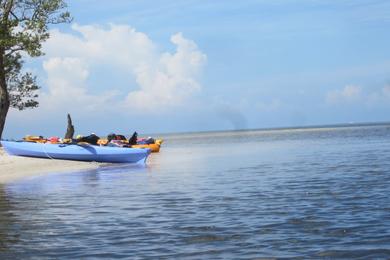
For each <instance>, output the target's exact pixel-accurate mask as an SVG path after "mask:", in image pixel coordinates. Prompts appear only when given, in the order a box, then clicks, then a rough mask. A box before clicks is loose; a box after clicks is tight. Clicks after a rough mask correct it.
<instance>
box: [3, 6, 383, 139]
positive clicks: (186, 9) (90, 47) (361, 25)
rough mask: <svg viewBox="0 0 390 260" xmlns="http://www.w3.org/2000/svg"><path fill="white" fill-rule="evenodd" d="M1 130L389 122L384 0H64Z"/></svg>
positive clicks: (13, 133)
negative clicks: (33, 87)
mask: <svg viewBox="0 0 390 260" xmlns="http://www.w3.org/2000/svg"><path fill="white" fill-rule="evenodd" d="M67 3H68V9H69V11H70V12H71V14H72V16H73V22H72V23H70V24H65V25H55V26H54V25H53V26H51V31H50V32H51V37H50V39H49V40H48V41H46V42H45V43H44V44H43V50H44V52H45V56H42V57H40V58H34V59H28V58H27V59H26V63H25V65H24V69H25V70H26V71H30V72H33V73H34V74H35V75H36V76H37V78H38V82H39V84H40V86H41V87H42V88H41V89H40V93H39V102H40V106H39V108H36V109H30V110H26V111H17V110H13V109H12V110H10V112H9V115H8V118H7V122H6V126H5V132H4V135H3V136H4V137H5V138H20V137H22V136H24V135H27V134H31V135H44V136H62V135H64V134H65V130H66V115H67V113H70V114H71V116H72V119H73V123H74V125H75V128H76V133H77V134H84V135H87V134H89V133H91V132H94V133H97V134H99V135H106V134H108V133H110V132H115V133H122V134H126V135H130V134H131V133H132V132H133V131H137V132H138V133H140V135H142V134H152V133H172V132H173V133H175V132H194V131H214V130H237V129H254V128H273V127H295V126H312V125H327V124H342V123H360V122H388V121H390V113H389V112H390V50H389V46H390V33H389V32H390V2H389V1H387V0H344V1H343V0H340V1H333V0H331V1H330V0H321V1H319V0H273V1H269V0H257V1H255V0H243V1H236V0H223V1H222V0H219V1H207V0H181V1H173V0H153V1H150V0H142V1H141V0H115V1H97V0H69V1H67Z"/></svg>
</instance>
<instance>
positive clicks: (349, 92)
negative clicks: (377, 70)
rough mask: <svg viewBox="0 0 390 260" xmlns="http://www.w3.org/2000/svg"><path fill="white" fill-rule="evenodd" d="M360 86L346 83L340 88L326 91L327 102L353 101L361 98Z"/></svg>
mask: <svg viewBox="0 0 390 260" xmlns="http://www.w3.org/2000/svg"><path fill="white" fill-rule="evenodd" d="M361 95H362V88H361V87H360V86H355V85H347V86H345V87H344V88H343V89H341V90H332V91H330V92H328V93H327V96H326V101H327V103H330V104H334V103H344V102H349V103H350V102H355V101H358V100H360V99H361Z"/></svg>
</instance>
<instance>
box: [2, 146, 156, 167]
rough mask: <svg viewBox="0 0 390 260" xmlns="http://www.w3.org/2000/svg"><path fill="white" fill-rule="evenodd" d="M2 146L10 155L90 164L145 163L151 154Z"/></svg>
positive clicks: (89, 148)
mask: <svg viewBox="0 0 390 260" xmlns="http://www.w3.org/2000/svg"><path fill="white" fill-rule="evenodd" d="M1 144H2V145H3V147H4V150H5V151H6V152H7V153H8V154H9V155H17V156H28V157H37V158H50V159H62V160H76V161H90V162H109V163H137V162H145V161H146V158H147V157H148V156H149V154H150V149H137V148H121V147H106V146H94V145H88V144H83V145H78V144H50V143H33V142H15V141H1Z"/></svg>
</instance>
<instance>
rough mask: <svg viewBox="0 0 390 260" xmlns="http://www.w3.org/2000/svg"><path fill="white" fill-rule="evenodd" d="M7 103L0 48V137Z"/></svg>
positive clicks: (6, 112) (2, 58)
mask: <svg viewBox="0 0 390 260" xmlns="http://www.w3.org/2000/svg"><path fill="white" fill-rule="evenodd" d="M9 105H10V102H9V95H8V89H7V82H6V80H5V72H4V51H3V50H1V49H0V139H1V137H2V135H3V130H4V125H5V119H6V118H7V114H8V109H9Z"/></svg>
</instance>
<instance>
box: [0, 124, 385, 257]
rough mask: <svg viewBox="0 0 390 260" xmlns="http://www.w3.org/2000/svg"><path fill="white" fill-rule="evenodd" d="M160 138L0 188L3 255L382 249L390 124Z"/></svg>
mask: <svg viewBox="0 0 390 260" xmlns="http://www.w3.org/2000/svg"><path fill="white" fill-rule="evenodd" d="M165 140H166V141H165V143H164V144H163V147H162V151H161V152H160V153H159V154H153V155H152V156H151V157H150V159H148V165H147V166H146V167H142V166H115V167H104V168H100V169H98V170H93V171H86V172H78V173H67V174H53V175H50V176H45V177H39V178H34V179H29V180H24V181H20V182H15V183H12V184H8V185H5V186H2V187H0V258H1V259H5V258H33V259H34V258H35V259H45V258H69V259H79V258H97V257H102V258H135V259H151V258H176V259H183V258H184V259H254V258H262V257H276V258H294V257H297V258H323V259H335V258H345V259H358V258H360V259H389V258H390V199H389V192H390V126H386V125H379V126H363V127H339V128H318V129H295V130H291V129H290V130H273V131H245V132H219V133H201V134H199V133H198V134H197V133H194V134H182V135H169V136H166V137H165Z"/></svg>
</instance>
